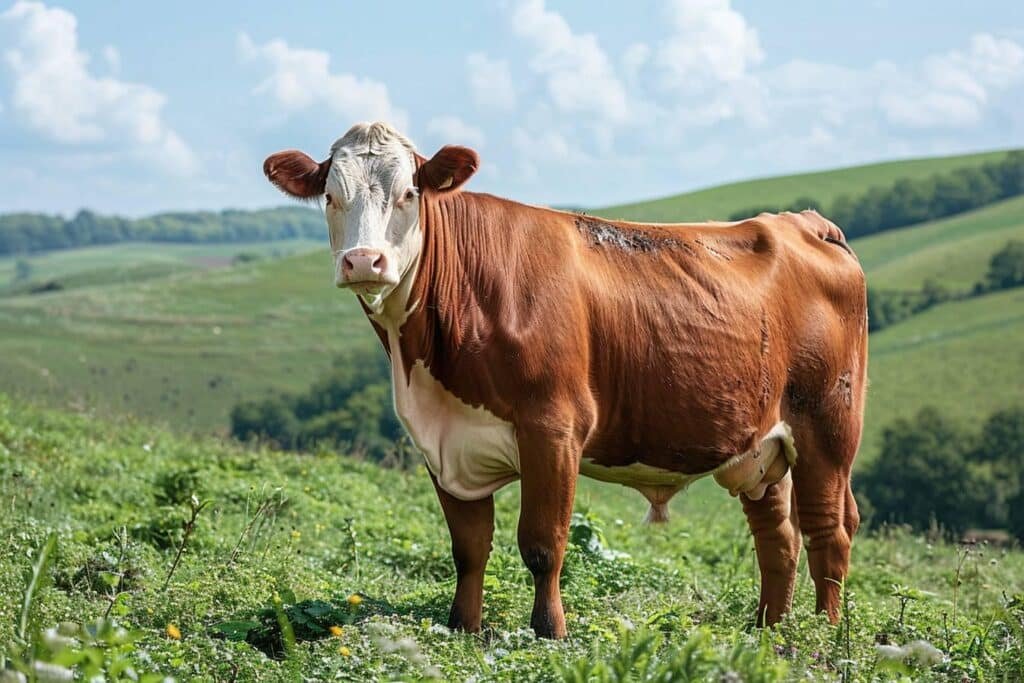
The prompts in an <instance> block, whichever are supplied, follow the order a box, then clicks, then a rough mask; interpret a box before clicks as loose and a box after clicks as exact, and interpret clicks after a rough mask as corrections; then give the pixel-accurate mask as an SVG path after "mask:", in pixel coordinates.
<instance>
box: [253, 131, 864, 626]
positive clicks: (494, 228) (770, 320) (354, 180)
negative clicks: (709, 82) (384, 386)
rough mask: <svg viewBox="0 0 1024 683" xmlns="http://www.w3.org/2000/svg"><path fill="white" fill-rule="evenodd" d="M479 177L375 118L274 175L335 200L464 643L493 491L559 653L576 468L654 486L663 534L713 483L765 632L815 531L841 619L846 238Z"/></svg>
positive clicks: (289, 158)
mask: <svg viewBox="0 0 1024 683" xmlns="http://www.w3.org/2000/svg"><path fill="white" fill-rule="evenodd" d="M477 163H478V162H477V155H476V153H475V152H473V151H472V150H469V149H466V148H464V147H453V146H449V147H444V148H443V149H441V150H440V151H439V152H438V153H437V154H435V155H434V157H433V158H431V159H429V160H427V159H425V158H423V157H421V156H419V155H418V154H416V152H415V149H414V148H413V146H412V145H411V144H410V143H409V141H408V140H406V139H405V138H404V137H403V136H402V135H401V134H399V133H398V132H396V131H395V130H393V129H391V128H390V127H388V126H387V125H385V124H381V123H374V124H360V125H357V126H354V127H353V128H352V129H351V130H349V131H348V132H347V133H346V134H345V135H344V136H343V137H342V138H341V139H340V140H338V141H337V142H335V144H334V145H333V147H332V148H331V154H330V156H329V157H328V158H327V159H326V160H325V161H323V162H320V163H317V162H316V161H314V160H313V159H311V158H310V157H308V156H307V155H305V154H303V153H302V152H297V151H285V152H279V153H277V154H274V155H273V156H271V157H269V158H268V159H267V161H266V163H265V164H264V171H265V173H266V174H267V177H268V178H269V179H270V181H271V182H273V183H274V184H275V185H277V186H278V187H279V188H281V189H282V190H284V191H285V192H287V193H288V194H290V195H293V196H296V197H300V198H315V197H319V196H321V195H326V216H327V223H328V226H329V229H330V239H331V246H332V249H333V251H334V255H335V265H336V272H335V282H336V285H337V286H338V287H343V288H346V289H351V290H353V291H354V292H356V293H357V294H358V295H359V298H360V301H361V302H362V305H363V307H364V309H365V310H366V314H367V317H369V319H370V321H371V323H372V324H373V327H374V329H375V330H376V332H377V334H378V336H379V337H380V340H381V342H382V343H383V345H384V348H385V349H386V351H387V352H388V354H389V356H390V358H391V366H392V380H393V382H394V396H395V409H396V411H397V413H398V416H399V417H400V418H401V420H402V422H403V423H404V425H405V427H406V429H407V430H408V431H409V434H410V435H411V436H412V438H413V440H414V441H415V443H416V445H417V446H418V447H419V449H420V450H421V451H422V452H423V454H424V456H425V458H426V463H427V467H428V469H429V470H430V472H431V475H432V477H433V480H434V484H435V487H436V489H437V495H438V497H439V498H440V500H441V507H442V508H443V510H444V515H445V518H446V520H447V522H448V527H449V529H450V531H451V537H452V554H453V556H454V559H455V568H456V572H457V574H458V583H457V586H456V589H455V600H454V603H453V605H452V611H451V617H450V625H451V626H452V627H454V628H462V629H466V630H469V631H476V630H478V629H479V628H480V619H481V608H482V594H483V580H484V567H485V565H486V563H487V558H488V555H489V553H490V549H491V537H492V533H493V527H494V500H493V497H492V494H493V493H494V491H495V490H496V489H498V488H499V487H501V486H503V485H504V484H507V483H508V482H510V481H513V480H514V479H519V480H520V481H521V487H522V490H521V495H522V501H521V512H520V518H519V548H520V552H521V553H522V557H523V560H524V561H525V563H526V566H527V567H528V568H529V570H530V572H532V574H533V577H534V584H535V597H534V605H533V616H532V618H531V625H532V626H533V628H534V630H535V631H536V632H537V634H538V635H540V636H546V637H554V638H559V637H563V636H565V635H566V630H565V617H564V615H563V612H562V602H561V596H560V594H559V586H558V582H559V574H560V571H561V568H562V559H563V554H564V552H565V545H566V540H567V536H568V530H569V519H570V515H571V512H572V506H573V497H574V493H575V489H576V478H577V475H578V474H580V473H582V474H585V475H587V476H591V477H594V478H597V479H600V480H603V481H608V482H617V483H620V484H624V485H626V486H630V487H633V488H635V489H637V490H639V491H640V492H641V493H642V494H643V495H644V496H646V497H647V498H648V500H649V501H650V502H651V512H650V514H649V519H651V520H652V521H658V520H662V519H664V518H665V515H666V503H667V502H668V500H669V499H670V498H671V497H672V496H673V495H674V494H675V493H677V492H678V491H680V490H682V489H683V488H685V487H686V486H687V484H689V483H690V482H691V481H693V480H695V479H697V478H699V477H701V476H704V475H707V474H713V475H714V477H715V479H716V480H717V481H718V482H719V483H720V484H722V485H723V486H725V487H726V488H728V489H729V490H730V492H731V493H732V494H733V495H739V497H740V498H741V500H742V502H743V509H744V512H745V513H746V515H747V519H748V522H749V525H750V529H751V531H752V532H753V535H754V543H755V546H756V550H757V558H758V563H759V565H760V569H761V598H760V604H759V606H758V622H759V623H767V624H772V623H775V622H777V621H778V620H779V619H780V618H781V617H782V615H783V614H784V613H785V612H786V611H787V610H788V609H789V607H790V603H791V601H792V595H793V583H794V580H795V576H796V566H797V559H798V557H799V554H800V532H803V534H804V536H806V537H807V547H808V555H809V560H808V564H809V566H810V571H811V575H812V577H813V579H814V583H815V588H816V591H817V608H818V609H819V610H823V611H825V612H827V613H828V616H829V618H830V619H831V620H832V621H833V622H834V621H836V620H837V618H838V616H839V607H840V605H839V590H840V583H841V582H842V581H843V579H844V577H845V576H846V574H847V569H848V566H849V559H850V541H851V538H852V537H853V535H854V532H855V531H856V530H857V525H858V515H857V505H856V503H855V502H854V499H853V495H852V494H851V492H850V468H851V466H852V464H853V459H854V455H855V454H856V452H857V447H858V443H859V440H860V434H861V426H862V416H863V406H864V392H865V372H866V367H867V356H866V354H867V319H866V299H865V286H864V275H863V272H862V271H861V268H860V266H859V264H858V262H857V259H856V257H855V256H854V254H853V252H852V251H851V249H850V248H849V247H848V246H847V244H846V242H845V239H844V237H843V234H842V233H841V232H840V230H839V229H838V228H837V227H836V226H835V225H833V224H832V223H830V222H829V221H827V220H826V219H824V218H822V217H821V216H819V215H818V214H816V213H814V212H813V211H805V212H803V213H801V214H792V213H786V214H782V215H779V216H774V215H768V214H762V215H760V216H758V217H756V218H752V219H750V220H746V221H740V222H735V223H703V224H679V225H641V224H637V223H626V222H622V221H611V220H604V219H600V218H595V217H591V216H584V215H578V214H573V213H567V212H563V211H554V210H551V209H546V208H540V207H534V206H527V205H523V204H517V203H515V202H511V201H509V200H506V199H501V198H499V197H494V196H491V195H486V194H476V193H470V192H460V191H459V188H460V187H461V186H462V184H463V183H464V182H465V181H466V180H467V179H468V178H469V177H470V176H471V175H472V174H473V172H474V171H475V170H476V168H477ZM790 473H791V474H790ZM798 512H799V515H798V514H797V513H798Z"/></svg>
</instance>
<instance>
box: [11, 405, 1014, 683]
mask: <svg viewBox="0 0 1024 683" xmlns="http://www.w3.org/2000/svg"><path fill="white" fill-rule="evenodd" d="M0 472H2V473H3V476H2V477H0V503H2V505H3V507H4V510H5V514H4V515H3V516H0V543H3V546H4V547H5V548H7V549H9V552H5V553H3V554H2V555H0V642H11V641H12V639H13V637H14V634H15V632H16V629H17V624H18V622H19V615H20V613H21V607H22V600H23V595H24V592H25V588H24V586H25V583H24V578H23V577H24V576H25V574H26V572H27V570H28V569H29V567H30V566H31V565H32V563H33V562H34V561H35V560H36V557H37V553H38V552H39V549H40V548H41V546H42V545H43V542H44V539H45V538H46V536H47V531H48V530H49V529H55V530H56V537H57V545H56V551H55V553H54V554H53V560H52V566H51V567H50V569H51V573H52V576H53V583H52V584H51V585H47V586H44V587H43V588H41V589H39V590H38V592H37V593H36V594H35V596H34V601H33V602H32V605H31V610H30V616H31V617H32V619H31V620H30V623H36V624H38V625H39V628H43V629H45V628H47V627H50V626H54V625H56V624H57V623H59V622H65V621H70V622H76V623H79V624H82V623H91V622H93V621H94V620H95V619H97V618H99V617H102V616H104V615H105V614H106V615H109V616H110V617H112V618H114V619H116V620H117V621H118V622H120V623H121V624H124V625H126V626H129V627H130V628H131V629H132V631H131V633H129V634H124V638H123V639H122V640H128V641H131V642H122V644H120V645H118V646H117V647H115V648H113V649H108V650H106V654H105V655H96V656H97V657H99V661H100V662H101V663H103V666H107V665H110V664H112V663H114V662H115V660H117V659H119V658H123V659H125V660H127V661H130V662H131V663H132V664H133V666H134V667H136V670H137V671H138V672H139V673H141V672H158V673H159V674H162V675H172V676H174V677H175V678H177V679H178V680H182V681H186V680H224V681H227V680H252V681H283V680H300V679H302V680H337V679H341V680H376V679H385V680H416V679H431V678H437V679H443V680H469V679H471V678H472V679H475V680H508V681H522V680H575V681H584V680H608V681H614V680H627V678H626V676H625V672H627V671H629V670H630V668H631V667H636V669H634V674H633V677H631V678H629V679H628V680H650V681H654V680H709V679H713V680H718V679H721V678H722V677H727V678H726V679H727V680H745V681H776V680H790V679H795V678H805V677H811V678H814V679H833V680H835V679H839V678H840V677H841V676H847V677H848V679H849V680H875V679H890V678H897V677H899V676H901V675H907V676H910V677H913V678H915V679H920V680H956V681H959V680H1019V679H1020V678H1021V677H1022V676H1024V668H1022V667H1024V553H1021V552H1019V551H1010V550H1004V549H999V548H990V547H986V546H976V547H973V548H963V547H957V546H952V545H947V544H945V543H942V542H939V541H933V540H930V539H927V538H923V537H919V536H913V535H910V534H908V533H906V532H904V531H902V530H899V529H886V530H882V531H880V532H877V533H864V534H862V535H861V536H859V537H858V539H857V541H856V543H855V544H854V557H853V564H852V568H853V571H852V574H851V576H850V578H849V580H848V582H847V585H846V605H847V611H846V616H845V617H844V621H843V622H842V623H841V624H840V626H839V627H838V628H832V627H829V626H828V624H827V622H826V621H825V620H824V619H823V618H822V617H820V616H815V615H813V609H812V608H813V588H812V587H811V583H810V579H809V577H808V576H807V573H806V567H805V566H804V563H803V562H802V564H801V573H800V578H799V579H798V584H797V595H796V603H795V605H796V606H795V610H794V612H793V613H792V615H790V616H789V617H788V618H787V619H786V620H785V621H784V622H783V623H782V624H781V625H780V627H779V628H777V629H775V630H770V631H758V630H756V629H753V628H752V623H753V610H754V608H755V605H756V603H757V569H756V564H755V561H754V552H753V545H752V542H751V540H750V537H749V535H748V532H747V530H746V525H745V522H744V519H743V515H742V513H741V511H740V506H739V504H738V502H737V501H735V500H733V499H731V498H729V496H728V495H727V494H726V493H725V492H724V491H723V490H721V489H719V488H718V487H717V486H714V485H713V483H712V482H710V481H709V480H704V481H701V482H698V483H697V484H696V485H694V487H693V488H692V489H691V490H690V491H688V492H686V493H684V494H682V495H680V496H678V497H677V498H676V499H675V500H674V501H673V504H672V517H673V518H672V521H670V522H669V524H668V525H665V526H656V527H645V526H643V525H642V524H641V523H640V520H641V518H642V516H643V513H644V511H645V509H646V502H645V501H643V499H642V497H641V496H639V495H638V494H636V493H635V492H632V491H628V490H627V489H623V488H621V487H618V486H614V485H608V484H598V483H596V482H591V481H585V482H584V483H583V484H582V487H581V490H580V492H579V494H578V497H577V504H576V510H577V512H578V515H577V517H576V519H575V521H574V526H573V532H572V543H571V545H570V550H569V555H568V560H567V564H566V569H565V573H564V577H563V586H564V591H563V593H564V596H565V600H566V611H567V616H568V622H569V629H570V634H571V635H570V638H569V639H568V640H566V641H564V642H559V643H552V642H547V641H537V640H536V639H535V638H534V636H533V634H532V632H531V631H530V630H529V629H528V628H527V627H526V624H527V622H528V618H529V608H530V601H531V594H532V589H531V581H530V577H529V574H528V572H527V571H526V569H525V568H524V567H523V566H522V562H521V561H520V559H519V556H518V550H517V549H516V545H515V517H516V510H517V506H518V485H517V484H512V485H510V486H508V487H506V488H505V489H503V490H502V491H501V492H500V494H499V495H498V497H497V534H496V537H495V546H494V552H493V554H492V556H491V561H490V564H489V566H488V572H487V577H486V595H485V607H484V620H485V624H486V628H485V631H484V633H482V634H481V635H479V636H472V635H465V634H453V633H449V632H448V630H447V629H445V628H444V626H443V624H444V623H445V622H446V620H447V610H448V606H449V601H450V598H451V593H452V590H453V580H452V571H451V567H450V559H449V556H448V538H447V531H446V530H445V526H444V522H443V520H442V518H441V513H440V510H439V508H438V505H437V503H436V500H435V496H434V493H433V490H432V487H431V485H430V481H429V478H428V477H427V475H426V473H425V472H424V471H423V470H422V468H420V469H419V471H415V472H410V473H399V472H395V471H390V470H383V469H380V468H378V467H376V466H373V465H370V464H366V463H360V462H357V461H355V460H353V459H351V458H349V457H346V456H343V455H337V454H334V453H316V454H308V455H296V454H287V453H273V452H267V451H260V450H246V449H242V448H239V447H237V446H232V445H228V444H223V443H221V442H218V441H216V440H213V439H209V438H203V439H191V438H185V437H181V436H176V435H174V434H172V433H171V432H168V431H165V430H162V429H160V428H157V427H153V426H151V425H148V424H144V423H140V422H135V421H118V422H108V421H104V420H101V419H97V418H95V417H94V416H92V415H88V414H83V415H69V414H66V413H56V412H48V411H41V410H37V409H31V408H26V407H24V406H23V405H21V404H19V403H18V402H15V401H11V400H10V399H8V398H0ZM193 495H194V496H196V497H197V498H198V499H199V500H201V501H203V502H206V501H209V505H208V506H207V507H205V508H203V509H202V511H201V512H200V513H199V516H198V519H197V522H196V525H195V529H194V531H193V532H192V533H191V534H190V536H189V538H188V540H187V542H186V544H185V551H184V553H183V554H182V556H181V560H180V562H179V563H178V566H177V567H176V568H175V569H174V571H173V573H172V572H171V567H172V564H173V563H174V558H175V555H176V554H177V551H178V549H179V547H181V543H182V523H183V522H184V521H185V520H187V519H188V518H189V514H190V502H189V499H190V497H191V496H193ZM168 574H170V580H169V581H167V577H168ZM165 583H166V586H165ZM353 596H355V597H353ZM275 597H276V599H277V600H279V603H278V607H279V608H280V612H282V613H284V615H285V616H287V617H288V619H287V622H284V621H281V620H279V619H278V617H277V611H276V610H275V608H274V605H275ZM284 623H287V624H288V625H289V626H290V630H291V631H292V632H293V633H294V637H295V644H294V645H291V644H290V642H291V641H290V640H289V639H288V638H284V639H282V636H281V633H282V624H284ZM332 627H337V628H334V629H332ZM67 628H68V627H65V629H67ZM919 640H923V641H925V642H927V643H928V644H929V647H925V646H923V645H915V646H913V647H912V648H910V649H909V650H907V652H911V651H912V652H913V653H912V654H908V655H907V657H906V659H905V661H904V658H903V657H902V656H901V655H900V654H899V651H898V650H897V648H898V647H904V646H907V645H908V643H913V642H915V641H919ZM878 645H884V646H886V647H883V648H881V649H879V648H878V647H876V646H878ZM931 648H935V649H936V650H937V651H938V652H935V651H933V650H932V649H931ZM266 653H270V654H269V655H268V654H266ZM891 657H895V659H891ZM669 667H671V668H672V669H673V670H674V671H675V674H674V675H675V678H668V677H664V676H665V673H664V672H665V670H666V668H669ZM637 672H639V673H637ZM645 672H646V673H645ZM659 672H661V674H659ZM659 676H662V677H659Z"/></svg>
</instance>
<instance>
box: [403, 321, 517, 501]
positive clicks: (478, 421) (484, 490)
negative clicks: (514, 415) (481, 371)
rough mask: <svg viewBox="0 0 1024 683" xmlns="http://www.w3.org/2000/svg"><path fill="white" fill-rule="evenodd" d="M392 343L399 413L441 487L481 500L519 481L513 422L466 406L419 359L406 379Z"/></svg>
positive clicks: (462, 497)
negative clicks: (512, 482)
mask: <svg viewBox="0 0 1024 683" xmlns="http://www.w3.org/2000/svg"><path fill="white" fill-rule="evenodd" d="M388 337H389V344H390V345H391V358H392V383H393V387H394V395H395V412H396V413H397V414H398V418H399V420H401V422H402V424H403V425H404V426H405V429H406V431H408V432H409V436H410V437H411V438H412V440H413V443H415V444H416V447H417V448H418V449H419V450H420V452H422V453H423V457H424V459H425V460H426V464H427V468H428V469H429V470H430V472H431V473H432V474H433V475H434V476H435V477H436V478H437V482H438V484H439V485H440V487H441V488H442V489H444V490H445V491H447V492H448V493H450V494H452V495H453V496H455V497H456V498H460V499H462V500H479V499H480V498H484V497H486V496H489V495H490V494H492V493H494V491H496V490H497V489H499V488H501V487H502V486H504V485H505V484H507V483H509V482H511V481H514V480H515V479H518V478H519V447H518V445H517V443H516V438H515V430H514V429H513V427H512V424H511V423H510V422H506V421H505V420H502V419H501V418H499V417H497V416H496V415H494V414H493V413H491V412H490V411H488V410H487V409H485V408H483V407H474V406H470V405H468V404H466V403H464V402H463V401H462V400H460V399H459V398H458V397H457V396H455V395H454V394H452V393H451V392H450V391H448V390H447V389H445V387H444V385H443V384H441V383H440V382H439V381H437V380H436V379H435V378H434V376H433V375H431V374H430V370H429V369H428V368H427V367H426V366H425V365H424V364H423V361H420V360H418V361H416V362H415V364H414V365H413V367H412V371H411V373H410V374H409V379H408V381H406V377H405V372H404V370H403V368H402V361H401V356H400V355H399V353H400V352H399V349H398V344H397V340H396V339H394V338H393V337H392V335H391V334H389V335H388Z"/></svg>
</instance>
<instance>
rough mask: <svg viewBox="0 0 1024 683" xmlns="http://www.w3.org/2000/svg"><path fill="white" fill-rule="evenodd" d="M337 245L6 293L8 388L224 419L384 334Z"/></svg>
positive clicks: (65, 400)
mask: <svg viewBox="0 0 1024 683" xmlns="http://www.w3.org/2000/svg"><path fill="white" fill-rule="evenodd" d="M331 283H332V280H331V271H330V265H329V256H327V255H325V253H324V252H323V251H318V252H316V253H311V254H306V255H301V256H294V257H290V258H282V259H277V260H265V261H260V262H256V263H251V264H244V265H238V266H234V267H230V268H219V269H214V270H208V271H205V272H203V273H201V274H196V273H195V272H191V271H189V272H182V273H176V274H173V275H170V276H168V277H165V278H161V279H155V280H146V281H143V282H135V283H131V284H130V285H106V286H96V287H88V288H82V289H77V290H70V291H64V292H55V293H49V294H40V295H31V296H30V295H23V296H14V297H6V298H2V299H0V377H2V378H3V379H2V386H3V388H4V389H5V390H7V391H11V392H14V393H16V394H17V395H19V396H26V397H35V398H40V399H43V400H45V401H47V402H49V403H50V404H53V405H58V406H69V405H70V406H72V407H76V406H89V407H96V408H97V409H99V410H100V411H101V412H105V413H108V414H117V413H124V412H130V413H132V414H134V415H137V416H141V417H144V418H147V419H150V420H152V421H155V422H160V423H167V424H173V425H175V426H178V427H181V428H185V429H196V430H203V431H209V430H215V429H218V428H219V429H223V428H225V426H226V424H227V418H228V412H229V411H230V409H231V407H232V406H233V405H234V404H235V403H236V402H238V401H240V400H242V399H248V398H254V397H261V396H263V395H265V394H266V393H267V392H270V391H282V390H287V391H297V390H300V389H305V388H306V387H307V386H308V385H309V384H310V382H312V380H313V379H314V378H315V377H317V375H318V374H319V373H320V372H322V371H323V370H325V369H327V368H328V367H330V364H331V360H332V359H333V357H334V356H335V355H336V354H337V353H339V352H341V351H343V350H344V349H345V348H346V347H348V346H350V345H352V344H364V345H368V344H371V343H376V341H375V338H374V337H373V333H372V332H371V331H370V329H369V327H368V326H367V325H366V322H365V320H364V319H363V315H362V313H361V311H359V309H358V307H357V305H356V302H355V300H354V298H353V297H350V296H345V295H342V294H340V293H339V292H337V290H335V289H334V288H333V287H332V286H331Z"/></svg>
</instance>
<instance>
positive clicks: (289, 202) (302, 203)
mask: <svg viewBox="0 0 1024 683" xmlns="http://www.w3.org/2000/svg"><path fill="white" fill-rule="evenodd" d="M1015 151H1024V147H995V148H990V149H977V150H968V151H966V152H962V153H957V154H938V155H934V156H910V157H899V158H895V159H879V160H877V161H868V162H865V163H863V164H853V165H848V166H836V167H824V168H814V169H809V170H806V171H798V172H796V173H787V174H783V175H765V176H754V177H750V178H739V179H737V180H731V181H728V182H724V183H719V184H716V185H707V186H701V187H695V188H690V189H685V190H682V191H680V192H673V193H670V194H665V195H658V196H656V197H640V198H637V199H632V200H626V201H623V202H621V203H619V204H611V205H605V206H578V205H574V204H564V203H558V204H541V205H542V206H547V207H548V208H551V209H555V210H559V211H577V210H583V211H588V212H589V211H600V210H607V209H615V208H620V207H626V206H633V205H638V204H646V203H648V202H655V201H660V200H663V199H670V198H674V197H683V196H687V195H692V194H697V193H700V192H705V191H708V190H716V189H719V188H724V187H732V186H736V185H743V184H746V183H756V182H759V181H763V180H772V179H777V178H788V177H799V176H813V175H816V174H819V173H828V172H832V171H845V170H850V169H855V168H866V167H875V166H883V165H886V164H898V163H901V162H913V161H923V160H927V159H952V158H956V157H969V156H975V155H981V154H998V153H1002V152H1015ZM470 183H472V180H471V181H470ZM464 191H465V192H486V191H484V190H476V189H473V188H471V187H468V186H467V188H466V189H465V190H464ZM487 193H488V194H497V196H500V197H502V198H503V199H508V200H510V201H514V202H520V203H524V202H522V201H521V200H519V199H517V198H515V197H508V196H505V195H501V194H499V193H490V192H487ZM278 194H279V195H280V197H281V201H280V202H278V203H276V204H274V203H271V204H267V205H265V206H250V207H242V206H222V207H196V208H192V209H161V210H157V211H152V212H146V213H140V214H130V213H116V212H110V213H108V212H104V211H97V210H95V209H93V208H91V207H89V206H85V205H83V206H80V207H78V208H77V209H73V210H71V211H69V212H47V211H0V216H4V215H13V214H42V215H51V216H59V217H61V218H63V219H65V220H70V219H71V218H73V217H74V216H75V215H76V214H77V213H79V212H80V211H89V212H92V213H94V214H96V215H98V216H113V217H118V218H125V219H129V220H139V219H144V218H150V217H153V216H159V215H163V214H175V213H212V214H219V213H224V212H228V211H249V212H256V211H272V210H275V209H292V208H299V209H308V210H310V211H314V212H317V213H322V205H321V204H319V203H318V202H315V201H309V200H300V199H295V198H294V197H289V196H288V195H286V194H284V193H278Z"/></svg>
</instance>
